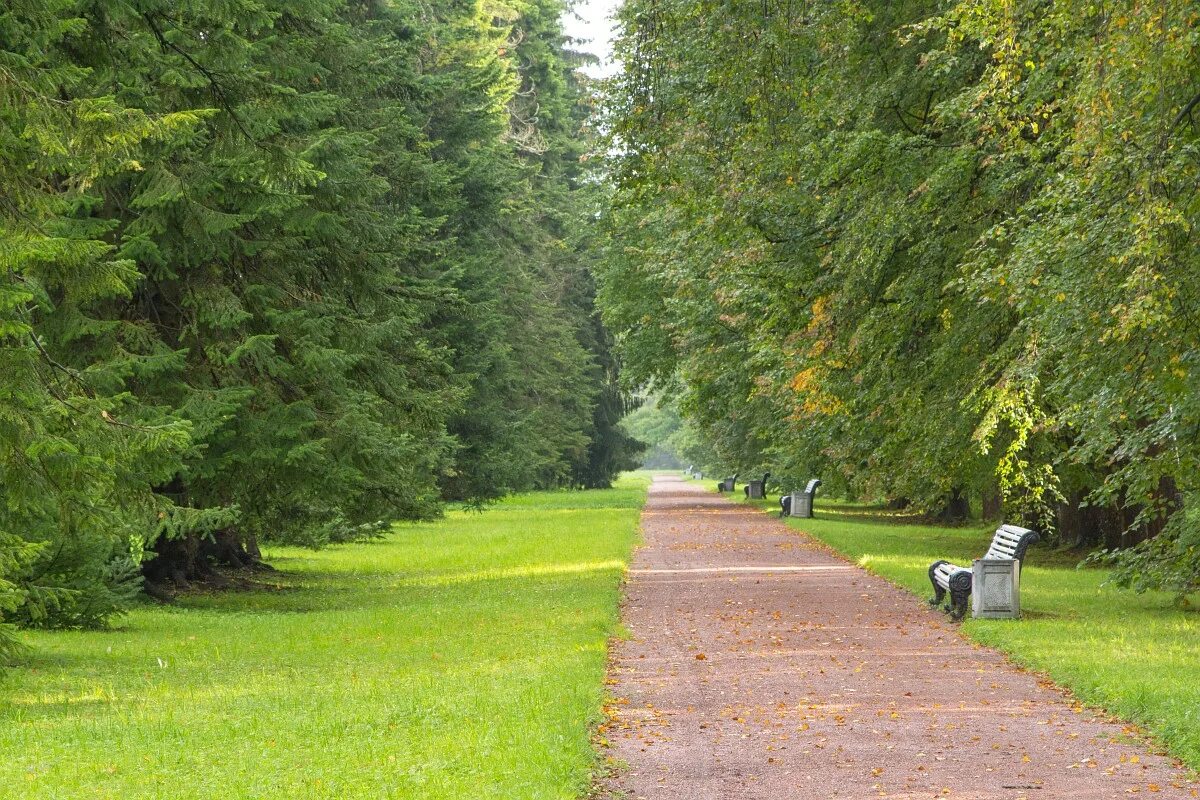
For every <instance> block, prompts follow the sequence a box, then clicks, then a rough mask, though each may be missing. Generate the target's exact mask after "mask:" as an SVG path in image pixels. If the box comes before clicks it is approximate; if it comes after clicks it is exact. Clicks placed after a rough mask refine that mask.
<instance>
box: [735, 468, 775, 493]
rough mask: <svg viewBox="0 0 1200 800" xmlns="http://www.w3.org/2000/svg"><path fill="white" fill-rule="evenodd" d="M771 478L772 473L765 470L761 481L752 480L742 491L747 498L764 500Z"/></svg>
mask: <svg viewBox="0 0 1200 800" xmlns="http://www.w3.org/2000/svg"><path fill="white" fill-rule="evenodd" d="M770 479H771V473H769V472H764V473H763V476H762V480H761V481H750V482H749V483H747V484H746V485H745V486H744V487H742V491H743V492H745V494H746V499H747V500H762V499H763V498H764V497H766V496H767V481H769V480H770Z"/></svg>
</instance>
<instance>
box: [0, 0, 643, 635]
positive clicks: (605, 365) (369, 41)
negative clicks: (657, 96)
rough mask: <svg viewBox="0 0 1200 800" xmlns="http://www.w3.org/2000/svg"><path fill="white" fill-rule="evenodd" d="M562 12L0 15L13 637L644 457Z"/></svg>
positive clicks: (62, 6)
mask: <svg viewBox="0 0 1200 800" xmlns="http://www.w3.org/2000/svg"><path fill="white" fill-rule="evenodd" d="M562 11H563V5H562V3H561V2H559V0H542V2H534V3H514V4H509V5H505V4H503V3H501V4H499V5H497V4H494V3H493V4H483V3H480V2H473V3H468V4H465V5H463V4H459V5H454V6H444V7H439V8H437V9H429V8H427V7H425V6H418V5H414V4H411V3H407V2H396V3H375V2H368V3H359V2H348V1H347V0H302V2H282V1H281V0H271V1H270V2H265V3H264V2H258V0H233V1H232V2H226V1H225V0H198V2H189V3H184V4H179V3H167V2H149V3H137V4H129V3H125V2H122V1H121V0H100V1H99V2H87V3H84V2H78V0H52V2H32V0H18V2H16V3H10V4H8V5H7V6H6V7H5V9H4V10H3V11H0V183H3V185H4V186H5V197H4V198H3V199H2V200H0V493H2V494H3V495H4V497H3V503H2V504H0V624H2V623H3V622H5V621H7V622H18V623H21V624H24V625H55V626H69V627H83V626H90V625H99V624H102V623H103V621H104V620H106V619H108V618H109V617H111V616H112V614H114V613H116V612H118V611H119V610H120V609H121V608H123V607H124V606H125V605H126V604H127V601H128V599H129V597H130V595H131V592H132V591H133V590H134V589H135V588H136V585H137V580H138V578H137V574H136V572H137V569H136V568H137V567H138V566H139V565H141V566H143V567H144V571H145V574H146V576H147V578H148V579H152V580H153V581H154V582H156V583H157V582H163V581H169V580H175V581H179V582H181V583H182V582H184V581H186V580H188V579H191V578H195V577H205V575H208V574H210V573H209V572H208V569H209V566H210V563H211V562H214V561H216V562H224V563H228V564H232V565H235V566H236V565H241V564H244V563H245V562H246V561H253V560H255V559H256V558H257V557H258V551H259V549H258V542H259V541H260V540H267V541H285V542H291V543H298V544H305V545H309V546H319V545H322V544H326V543H329V542H340V541H348V540H353V539H359V538H364V537H370V536H373V535H375V534H376V533H377V532H378V530H379V529H380V526H381V525H383V524H385V522H386V521H391V520H394V519H426V518H431V517H434V516H436V515H437V514H439V513H440V511H441V508H442V503H443V501H444V499H446V498H453V499H470V500H475V501H481V500H487V499H492V498H496V497H500V496H502V495H504V494H505V493H507V492H510V491H514V490H519V489H527V488H532V487H535V486H554V485H562V484H567V483H571V482H572V481H574V482H576V483H580V484H583V485H606V484H607V483H608V482H609V481H610V480H611V478H612V476H613V475H614V474H615V472H616V471H618V470H620V469H622V468H623V467H624V466H625V465H627V464H628V463H629V458H628V455H627V452H628V450H629V448H630V443H629V442H627V441H625V440H624V439H622V438H621V437H620V435H619V434H617V433H616V432H615V430H616V429H615V427H614V423H615V418H616V417H617V416H619V415H620V414H621V413H623V411H624V410H625V409H626V400H627V398H626V396H625V395H624V393H623V392H622V391H621V390H620V388H619V386H618V384H617V382H616V371H617V367H616V362H615V361H614V360H613V359H612V358H611V356H610V354H609V352H608V345H609V342H608V338H607V334H605V333H604V331H603V329H602V328H600V327H599V323H598V320H597V318H596V315H595V312H594V308H593V291H592V289H591V285H592V284H591V277H590V274H589V271H588V269H589V265H588V259H589V253H590V248H591V243H590V241H589V240H588V238H587V235H586V233H585V232H584V226H583V225H582V224H581V223H582V221H583V220H584V218H585V217H586V216H587V215H588V214H590V213H592V210H593V208H594V205H595V200H594V194H595V189H594V183H592V182H590V181H589V179H588V177H587V175H586V174H585V172H584V167H583V166H582V164H581V161H582V160H583V156H584V154H585V153H586V152H587V150H588V148H589V147H590V142H589V138H588V136H587V135H586V134H585V131H584V128H585V122H586V119H587V117H588V115H589V114H590V106H589V103H588V101H587V98H588V89H587V87H586V86H584V85H582V84H581V82H580V79H579V78H578V77H577V76H576V74H575V71H574V70H575V65H576V57H575V56H574V55H573V54H571V53H570V52H568V51H567V49H566V47H565V44H564V40H563V36H562V33H561V30H560V27H559V17H560V15H561V13H562ZM4 630H7V629H6V628H0V631H4ZM9 641H10V639H9V638H8V637H7V635H6V634H4V633H0V648H4V647H6V646H7V644H6V643H8V642H9Z"/></svg>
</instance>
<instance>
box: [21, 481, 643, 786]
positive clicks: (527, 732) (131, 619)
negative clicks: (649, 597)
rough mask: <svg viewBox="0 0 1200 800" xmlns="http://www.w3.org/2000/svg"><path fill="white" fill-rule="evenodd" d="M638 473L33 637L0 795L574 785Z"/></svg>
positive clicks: (587, 767) (308, 557)
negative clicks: (109, 627) (252, 583)
mask: <svg viewBox="0 0 1200 800" xmlns="http://www.w3.org/2000/svg"><path fill="white" fill-rule="evenodd" d="M647 483H648V478H647V477H646V476H644V475H635V476H627V477H625V478H623V479H622V480H621V481H620V482H619V484H618V486H617V487H616V488H614V489H612V490H609V491H593V492H582V493H581V492H555V493H535V494H529V495H523V496H520V497H515V498H511V499H509V500H508V501H505V502H503V503H501V504H499V505H498V506H496V507H494V508H491V509H489V510H487V511H485V512H483V513H482V514H480V513H472V512H458V511H456V512H451V513H450V514H449V515H448V516H447V518H446V519H444V520H440V521H437V522H432V523H427V524H404V525H398V526H396V529H395V532H394V533H392V534H390V535H389V536H388V537H387V538H386V539H384V540H380V541H376V542H371V543H366V544H353V545H344V546H338V547H332V548H329V549H328V550H324V551H321V552H315V553H314V552H311V551H307V550H301V549H293V548H272V549H271V550H270V552H269V557H270V560H271V563H273V564H274V565H275V566H277V567H278V568H279V569H280V570H281V572H280V573H279V574H278V575H272V576H269V577H267V578H266V579H265V580H268V581H270V582H271V583H273V584H276V587H275V588H272V589H266V590H255V591H248V592H229V593H223V594H212V595H206V596H192V597H188V598H186V599H185V600H183V601H182V602H180V603H179V604H178V605H176V606H173V607H160V606H149V605H148V606H145V607H142V608H139V609H137V610H135V611H134V612H133V613H131V614H129V615H128V616H127V617H125V618H124V619H122V620H121V621H120V623H119V627H118V629H117V630H114V631H109V632H89V633H61V632H59V633H37V634H30V635H28V636H27V637H26V638H27V641H28V642H29V644H30V645H31V646H32V650H31V652H30V653H29V654H28V655H27V656H26V657H25V658H24V659H23V660H22V661H21V663H18V664H17V665H16V666H15V667H14V668H12V669H10V670H9V671H8V672H7V674H6V675H5V677H3V678H2V679H0V797H3V798H39V799H41V800H52V799H53V798H121V799H122V800H132V799H134V798H155V799H156V800H158V799H160V798H162V799H166V798H204V800H211V798H223V800H225V799H232V798H271V800H278V799H280V798H339V799H342V800H348V799H350V798H401V797H403V798H430V799H431V800H433V799H436V798H577V797H580V796H581V795H582V794H583V793H584V792H586V791H587V788H588V786H589V782H590V773H591V770H592V769H593V767H594V766H595V763H596V762H595V758H596V756H595V754H594V751H593V749H592V747H591V742H590V731H591V726H592V724H593V723H594V722H595V721H596V720H597V718H598V715H599V709H600V704H601V700H602V697H603V690H602V687H603V675H604V668H605V644H606V640H607V639H608V637H610V636H611V635H612V634H613V632H614V630H615V628H616V625H617V603H618V592H619V584H620V581H621V578H622V575H623V572H624V569H625V566H626V564H627V562H628V559H629V555H630V551H631V548H632V546H633V544H634V542H635V539H636V536H637V520H638V513H639V510H640V508H641V506H642V504H643V502H644V499H645V489H646V485H647Z"/></svg>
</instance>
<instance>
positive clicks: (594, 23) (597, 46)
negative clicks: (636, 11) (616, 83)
mask: <svg viewBox="0 0 1200 800" xmlns="http://www.w3.org/2000/svg"><path fill="white" fill-rule="evenodd" d="M620 3H621V0H576V3H575V7H574V8H573V9H572V10H571V11H568V12H567V13H566V14H565V15H563V28H564V30H565V31H566V33H567V35H568V36H572V37H574V38H576V39H584V40H586V44H582V45H580V46H579V49H580V50H585V51H587V52H589V53H593V54H594V55H596V56H597V57H598V58H599V59H600V62H601V63H600V65H599V66H594V67H589V68H588V69H587V70H585V72H587V74H589V75H591V76H592V77H594V78H605V77H608V76H610V75H612V74H613V73H614V72H616V65H615V64H613V63H612V37H613V20H612V15H613V13H614V12H615V11H616V10H617V6H619V5H620Z"/></svg>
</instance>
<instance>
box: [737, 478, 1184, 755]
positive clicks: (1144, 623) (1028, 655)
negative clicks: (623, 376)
mask: <svg viewBox="0 0 1200 800" xmlns="http://www.w3.org/2000/svg"><path fill="white" fill-rule="evenodd" d="M756 505H761V506H763V507H764V508H769V509H771V510H777V509H778V508H779V506H778V497H773V498H772V499H771V500H768V501H766V502H765V503H756ZM788 524H789V525H791V526H792V527H795V528H797V529H799V530H803V531H806V532H808V533H810V534H812V535H813V536H815V537H816V538H817V539H819V540H821V541H822V542H825V543H826V544H828V545H829V546H831V547H832V548H834V549H835V550H837V551H839V552H841V553H842V554H844V555H846V556H848V557H849V558H851V559H853V560H855V561H857V562H858V563H859V564H861V565H862V566H864V567H866V568H867V569H868V570H870V571H871V572H874V573H877V574H879V575H882V576H883V577H885V578H887V579H889V580H891V581H893V582H894V583H896V584H899V585H900V586H902V587H904V588H906V589H909V590H911V591H913V592H914V593H916V594H917V595H919V596H921V597H923V598H928V597H930V596H932V594H933V592H932V590H931V588H930V585H929V577H928V573H927V570H928V568H929V565H930V563H932V562H933V561H935V560H937V559H939V558H946V559H949V560H951V561H954V562H956V563H958V564H963V565H969V564H970V563H971V559H973V558H979V557H980V556H982V555H983V553H984V551H986V550H987V545H988V542H989V541H990V540H991V536H992V533H993V532H994V531H995V525H994V524H991V525H989V524H987V523H977V524H973V525H970V526H966V527H962V528H949V527H944V526H931V525H922V524H918V523H917V522H915V521H913V519H912V518H911V517H905V516H903V515H895V514H887V513H886V512H880V511H878V510H875V509H870V508H864V507H861V506H852V505H849V504H843V503H836V502H830V501H828V500H822V499H820V498H818V500H817V517H816V518H815V519H811V520H800V519H789V520H788ZM1078 560H1079V555H1078V554H1070V553H1062V552H1055V551H1053V550H1050V549H1048V548H1046V547H1044V546H1034V547H1033V548H1031V549H1030V551H1029V553H1028V555H1027V557H1026V559H1025V565H1024V567H1023V570H1022V575H1021V607H1022V611H1023V613H1024V617H1023V618H1022V619H1021V620H1019V621H1012V620H982V619H980V620H976V619H970V618H968V619H967V620H966V621H965V622H964V623H963V624H962V630H963V631H964V632H965V633H966V634H967V635H968V636H970V637H971V638H973V639H975V640H977V641H979V642H982V643H984V644H987V645H991V646H993V647H996V648H998V649H1000V650H1003V651H1005V652H1006V653H1009V654H1010V655H1011V657H1012V659H1013V660H1014V661H1016V662H1018V663H1020V664H1022V665H1025V666H1027V667H1030V668H1032V669H1036V670H1039V671H1042V672H1045V673H1046V674H1048V675H1049V676H1050V677H1051V678H1053V679H1054V681H1055V682H1057V683H1058V684H1060V685H1062V686H1066V687H1069V688H1070V689H1071V690H1072V691H1073V692H1074V693H1075V695H1076V696H1077V697H1078V698H1079V699H1080V700H1081V701H1083V702H1084V703H1087V704H1088V705H1092V706H1096V707H1099V708H1103V709H1106V710H1107V711H1109V712H1111V713H1112V714H1114V715H1116V716H1118V717H1121V718H1123V719H1126V720H1129V721H1132V722H1135V723H1137V724H1138V725H1140V726H1142V727H1143V728H1144V729H1145V730H1147V731H1148V732H1149V733H1150V734H1152V736H1153V737H1154V738H1156V739H1157V740H1158V741H1160V742H1161V743H1162V744H1163V745H1165V747H1166V749H1167V750H1169V751H1170V752H1171V753H1173V754H1174V755H1176V756H1178V757H1179V758H1180V759H1182V760H1183V761H1185V762H1186V763H1188V764H1189V765H1190V766H1192V767H1193V768H1200V614H1198V613H1196V612H1194V611H1182V610H1180V609H1178V608H1175V607H1174V606H1173V605H1172V598H1171V596H1170V595H1168V594H1165V593H1150V594H1145V595H1137V594H1134V593H1132V592H1128V591H1124V590H1121V589H1117V588H1115V587H1113V586H1106V585H1105V580H1106V578H1107V573H1106V572H1105V571H1103V570H1097V569H1076V568H1075V564H1076V563H1077V562H1078Z"/></svg>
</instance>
